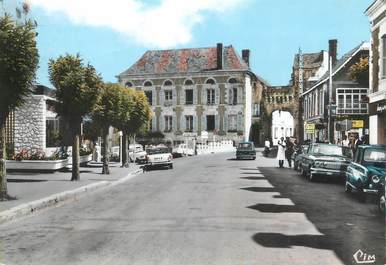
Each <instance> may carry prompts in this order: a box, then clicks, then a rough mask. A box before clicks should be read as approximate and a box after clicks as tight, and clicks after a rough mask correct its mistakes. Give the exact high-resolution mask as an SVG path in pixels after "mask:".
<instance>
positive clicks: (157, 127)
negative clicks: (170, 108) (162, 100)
mask: <svg viewBox="0 0 386 265" xmlns="http://www.w3.org/2000/svg"><path fill="white" fill-rule="evenodd" d="M157 95H158V93H157ZM157 97H158V96H157ZM157 101H158V99H157ZM161 112H162V109H161V107H156V108H155V119H156V130H157V131H161V125H160V118H161Z"/></svg>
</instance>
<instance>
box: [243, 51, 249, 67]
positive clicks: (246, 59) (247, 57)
mask: <svg viewBox="0 0 386 265" xmlns="http://www.w3.org/2000/svg"><path fill="white" fill-rule="evenodd" d="M250 54H251V51H250V50H248V49H245V50H242V51H241V56H242V58H243V61H244V62H245V63H246V64H247V65H248V67H249V56H250Z"/></svg>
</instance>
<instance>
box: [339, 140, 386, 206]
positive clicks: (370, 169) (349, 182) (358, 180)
mask: <svg viewBox="0 0 386 265" xmlns="http://www.w3.org/2000/svg"><path fill="white" fill-rule="evenodd" d="M385 176H386V147H385V146H381V145H360V146H358V149H357V151H356V153H355V156H354V159H353V161H352V162H351V163H350V165H349V166H348V167H347V171H346V185H345V189H346V192H352V191H355V192H357V194H358V198H359V200H361V201H364V200H365V199H366V196H367V195H375V196H376V195H378V196H379V197H382V194H383V196H384V195H385V188H384V182H385ZM382 184H383V185H382ZM379 200H382V198H379ZM383 203H384V198H383ZM379 207H380V208H381V207H382V206H381V205H380V206H379ZM383 209H384V206H383Z"/></svg>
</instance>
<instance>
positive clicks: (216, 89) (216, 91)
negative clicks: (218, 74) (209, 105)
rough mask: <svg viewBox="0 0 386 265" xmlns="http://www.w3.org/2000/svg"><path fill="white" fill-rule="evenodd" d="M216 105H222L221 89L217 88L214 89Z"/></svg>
mask: <svg viewBox="0 0 386 265" xmlns="http://www.w3.org/2000/svg"><path fill="white" fill-rule="evenodd" d="M214 104H216V105H218V104H220V88H219V87H216V88H215V89H214ZM216 128H218V127H216Z"/></svg>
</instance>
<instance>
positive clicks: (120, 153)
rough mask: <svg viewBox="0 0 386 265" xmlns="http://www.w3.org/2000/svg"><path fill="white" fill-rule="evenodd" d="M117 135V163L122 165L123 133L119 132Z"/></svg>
mask: <svg viewBox="0 0 386 265" xmlns="http://www.w3.org/2000/svg"><path fill="white" fill-rule="evenodd" d="M118 135H119V162H120V164H121V165H122V136H123V132H122V131H119V132H118Z"/></svg>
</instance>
